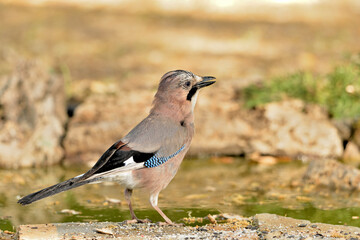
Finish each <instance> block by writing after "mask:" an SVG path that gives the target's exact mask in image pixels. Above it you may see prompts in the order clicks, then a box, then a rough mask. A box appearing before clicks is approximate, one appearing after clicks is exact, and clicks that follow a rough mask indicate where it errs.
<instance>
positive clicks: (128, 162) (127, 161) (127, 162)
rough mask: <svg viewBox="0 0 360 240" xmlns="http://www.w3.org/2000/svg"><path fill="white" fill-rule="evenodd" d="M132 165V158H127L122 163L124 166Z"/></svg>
mask: <svg viewBox="0 0 360 240" xmlns="http://www.w3.org/2000/svg"><path fill="white" fill-rule="evenodd" d="M132 163H135V161H134V158H133V157H131V158H129V159H128V160H126V161H124V164H125V166H127V165H129V164H132Z"/></svg>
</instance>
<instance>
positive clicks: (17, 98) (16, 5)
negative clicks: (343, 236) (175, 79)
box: [0, 0, 360, 231]
mask: <svg viewBox="0 0 360 240" xmlns="http://www.w3.org/2000/svg"><path fill="white" fill-rule="evenodd" d="M0 19H1V23H0V166H1V167H2V170H0V179H1V182H0V229H2V230H9V231H13V230H14V226H18V225H20V224H29V223H47V222H66V221H120V220H124V219H128V218H129V217H130V214H129V213H128V210H127V207H126V205H124V204H123V202H124V201H123V196H122V191H123V190H122V189H121V188H120V187H118V186H115V185H111V184H107V185H106V184H105V185H104V186H103V187H101V188H100V187H99V185H91V186H85V187H82V188H80V189H77V190H73V191H71V192H69V193H63V194H60V195H58V196H55V197H52V198H49V199H45V200H43V201H41V202H39V203H35V204H34V205H31V206H28V207H21V206H18V205H17V204H16V201H17V198H19V196H23V195H25V194H28V193H30V192H33V191H35V190H38V189H40V188H43V187H45V186H48V185H50V184H54V183H57V182H58V181H61V180H65V179H66V178H70V177H73V176H75V175H77V174H79V173H81V172H83V171H86V170H87V169H88V168H89V167H91V166H92V164H93V163H94V162H95V161H96V160H97V159H98V157H99V156H100V154H102V153H103V152H104V151H105V150H106V149H107V147H108V146H110V145H111V144H112V143H113V142H114V141H116V140H118V139H120V138H121V137H122V136H124V135H125V134H126V133H127V131H128V130H130V129H131V128H132V127H134V126H135V125H136V124H137V123H138V122H139V121H140V120H142V119H143V118H144V117H146V115H147V113H148V111H149V110H150V107H151V101H152V98H153V96H154V94H155V91H156V87H157V85H158V82H159V79H160V78H161V76H162V75H163V74H164V73H166V72H168V71H170V70H175V69H184V70H189V71H192V72H193V73H195V74H197V75H203V76H205V75H210V76H215V77H216V78H217V80H218V81H217V83H216V85H214V86H213V87H211V88H208V89H206V91H203V92H202V93H201V96H200V97H199V100H198V104H197V107H196V113H195V116H196V117H195V125H196V136H195V138H194V139H193V142H192V147H191V149H190V152H189V154H188V157H187V159H186V160H185V162H184V164H183V166H182V168H181V170H180V171H179V172H178V175H177V177H176V178H175V179H174V181H173V182H172V184H170V185H169V187H168V188H167V189H166V190H164V191H163V193H162V194H161V196H160V207H161V206H163V208H164V209H165V213H166V214H168V216H169V217H170V218H173V219H174V220H175V221H183V219H184V218H186V217H188V216H196V217H203V216H206V215H207V214H208V213H216V212H217V213H218V212H232V213H237V214H241V215H245V216H251V215H253V214H256V213H260V212H270V213H277V214H280V215H287V216H293V217H297V218H304V219H309V220H311V221H321V222H328V223H334V224H345V223H346V224H350V225H354V226H360V222H359V220H358V218H359V217H358V212H359V210H360V209H359V208H358V203H359V202H360V195H358V193H357V192H358V190H360V181H359V179H360V175H359V170H358V167H359V163H360V121H359V116H360V44H359V39H360V2H359V1H356V0H342V1H336V0H329V1H325V0H259V1H233V0H223V1H216V0H196V1H166V0H156V1H151V2H150V1H145V0H143V1H142V0H138V1H127V0H122V1H121V0H118V1H115V0H106V1H96V0H93V1H72V0H63V1H47V0H36V1H22V0H12V1H6V0H1V1H0ZM259 176H261V177H259ZM319 189H321V191H320V190H319ZM135 208H136V209H137V211H138V212H137V213H138V215H139V216H140V217H141V218H143V217H149V218H151V219H158V220H161V219H160V218H159V216H157V214H156V213H154V211H153V210H151V208H150V206H149V204H148V203H147V197H144V196H143V195H142V193H136V194H135ZM66 209H70V210H72V211H64V210H66ZM191 214H192V215H191ZM198 224H199V223H198Z"/></svg>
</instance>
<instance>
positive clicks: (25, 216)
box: [0, 159, 360, 230]
mask: <svg viewBox="0 0 360 240" xmlns="http://www.w3.org/2000/svg"><path fill="white" fill-rule="evenodd" d="M305 169H306V166H305V165H302V164H301V163H299V162H294V163H286V164H277V165H274V166H263V165H256V164H251V163H249V162H248V161H246V160H244V159H234V160H233V161H228V160H227V161H223V162H222V161H221V159H220V160H219V159H210V160H202V159H197V160H190V159H188V160H186V161H185V162H184V163H183V165H182V167H181V169H180V171H179V173H178V174H177V176H176V177H175V179H174V180H173V181H172V183H170V185H169V186H168V187H167V189H166V190H164V191H162V192H161V194H160V198H159V205H160V206H161V207H162V209H164V211H165V213H166V214H167V215H168V216H169V217H170V218H171V219H173V220H175V221H176V222H181V221H182V219H183V218H185V217H189V216H193V217H205V216H207V215H208V214H209V213H210V214H216V213H225V212H230V213H235V214H239V215H243V216H246V217H248V216H253V215H255V214H257V213H265V212H266V213H275V214H278V215H282V216H289V217H294V218H299V219H308V220H310V221H312V222H325V223H332V224H348V225H353V226H360V220H359V219H356V218H357V217H356V216H358V214H359V212H360V211H359V210H360V208H357V207H356V206H357V205H358V202H359V200H360V197H359V194H352V195H351V196H349V194H348V193H341V192H336V193H334V192H330V191H318V190H317V191H314V190H312V191H311V190H309V189H311V188H309V187H308V186H303V185H301V184H294V182H299V181H300V182H301V177H302V174H303V172H304V171H305ZM86 170H87V168H86V167H74V166H72V167H69V168H64V167H60V166H54V167H50V168H48V169H24V170H17V171H8V170H1V172H0V174H1V176H2V181H1V183H0V229H2V230H13V226H18V225H20V224H35V223H49V222H72V221H74V222H86V221H115V222H116V221H123V220H126V219H130V213H129V210H128V207H127V205H126V203H125V200H124V197H123V189H122V187H121V186H118V185H117V184H114V183H104V184H92V185H87V186H82V187H79V188H77V189H74V190H71V191H68V192H64V193H60V194H58V195H55V196H53V197H50V198H46V199H43V200H40V201H39V202H36V203H33V204H31V205H29V206H20V205H18V204H17V203H16V201H17V198H18V197H19V195H21V196H23V195H26V194H28V193H30V192H33V191H35V190H38V189H40V188H43V187H46V186H48V185H51V184H54V183H57V182H60V181H63V180H65V179H67V178H71V177H73V176H76V175H79V174H80V173H82V172H84V171H86ZM290 173H291V174H290ZM107 199H120V200H121V202H120V203H119V202H118V201H114V200H110V201H107ZM133 201H134V208H135V212H136V214H137V215H139V217H140V218H149V219H151V220H152V221H154V222H156V221H162V219H161V217H160V216H159V215H158V213H157V212H156V211H155V210H153V209H152V208H151V206H150V204H149V203H148V196H146V195H144V193H142V192H141V190H138V191H135V192H134V198H133ZM64 209H71V210H75V211H77V212H79V214H70V213H61V211H62V210H64ZM197 224H198V225H199V223H197Z"/></svg>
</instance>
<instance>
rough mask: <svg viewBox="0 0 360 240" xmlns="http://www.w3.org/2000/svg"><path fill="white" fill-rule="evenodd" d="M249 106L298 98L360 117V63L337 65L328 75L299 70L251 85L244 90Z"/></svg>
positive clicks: (345, 115)
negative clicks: (317, 74) (316, 74)
mask: <svg viewBox="0 0 360 240" xmlns="http://www.w3.org/2000/svg"><path fill="white" fill-rule="evenodd" d="M241 96H242V100H243V101H244V106H245V107H246V108H254V107H257V106H261V105H263V104H265V103H269V102H274V101H280V100H284V99H287V98H297V99H301V100H303V101H305V102H308V103H316V104H320V105H322V106H323V107H325V108H326V109H327V110H328V111H329V113H330V115H331V116H332V117H333V118H337V119H342V118H355V117H359V116H360V64H359V63H357V62H351V63H348V64H346V65H343V66H339V67H336V68H335V69H334V70H333V71H332V72H330V73H329V74H327V75H326V76H315V75H314V74H311V73H308V72H299V73H295V74H291V75H288V76H285V77H277V78H274V79H271V80H269V81H266V82H265V83H263V84H261V85H251V86H249V87H247V88H245V89H244V90H243V92H242V95H241Z"/></svg>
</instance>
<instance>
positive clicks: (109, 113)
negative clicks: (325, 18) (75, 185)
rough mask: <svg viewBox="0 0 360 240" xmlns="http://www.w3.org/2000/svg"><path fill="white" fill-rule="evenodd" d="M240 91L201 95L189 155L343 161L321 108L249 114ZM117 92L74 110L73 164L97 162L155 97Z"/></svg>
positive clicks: (220, 87)
mask: <svg viewBox="0 0 360 240" xmlns="http://www.w3.org/2000/svg"><path fill="white" fill-rule="evenodd" d="M156 86H157V83H156V82H154V84H153V89H155V88H156ZM239 88H241V84H239V82H237V81H233V82H231V81H229V82H227V83H226V85H225V84H224V83H221V82H218V83H217V84H216V85H214V86H213V87H211V88H208V89H205V90H203V91H202V92H201V93H200V96H199V99H198V102H197V106H196V108H195V128H196V133H195V137H194V139H193V141H192V145H191V148H190V151H189V155H193V156H198V155H204V154H231V155H240V154H251V153H254V152H256V153H260V154H265V155H277V156H284V155H285V156H290V157H295V158H296V157H303V156H305V157H311V158H327V157H340V156H342V153H343V147H342V140H341V137H340V135H339V133H338V131H337V129H336V127H335V126H334V125H333V124H332V123H331V122H330V120H329V119H328V116H327V113H326V112H324V111H323V110H322V109H321V108H319V107H317V106H315V105H306V104H304V103H303V102H302V101H299V100H291V101H284V102H280V103H270V104H267V105H266V106H264V108H260V109H256V110H245V109H243V108H242V106H241V104H240V103H239V102H238V100H237V97H236V94H237V91H238V89H239ZM119 91H121V92H118V93H117V94H115V95H111V96H106V95H101V94H99V95H96V96H91V97H89V98H88V99H87V100H86V101H85V102H84V103H83V104H81V105H80V106H79V107H78V109H76V111H75V115H74V118H73V119H72V120H71V121H70V124H69V132H68V134H67V136H66V139H65V143H64V146H65V149H66V154H67V159H69V161H80V162H83V161H95V160H97V159H98V157H99V156H100V154H102V153H103V152H104V151H105V150H106V148H107V147H109V146H110V145H111V144H112V143H113V142H115V141H116V140H118V139H120V138H121V137H123V136H124V135H125V134H126V133H127V132H128V131H129V130H130V129H131V128H132V127H134V126H135V125H136V124H137V123H138V122H140V121H141V120H142V119H143V118H144V117H145V116H146V115H147V113H148V112H149V110H150V107H151V101H152V98H153V95H154V94H155V91H150V90H149V88H148V89H145V88H142V89H139V90H137V91H134V90H129V91H126V90H124V89H122V88H120V90H119ZM139 96H141V98H140V97H139Z"/></svg>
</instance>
